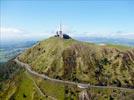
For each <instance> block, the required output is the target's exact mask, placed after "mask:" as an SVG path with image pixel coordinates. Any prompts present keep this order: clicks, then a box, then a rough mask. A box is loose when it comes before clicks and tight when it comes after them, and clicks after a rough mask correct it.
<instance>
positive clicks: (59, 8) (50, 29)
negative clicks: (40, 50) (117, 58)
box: [0, 0, 134, 41]
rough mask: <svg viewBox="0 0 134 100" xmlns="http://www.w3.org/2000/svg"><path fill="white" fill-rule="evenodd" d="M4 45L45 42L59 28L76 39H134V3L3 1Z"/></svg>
mask: <svg viewBox="0 0 134 100" xmlns="http://www.w3.org/2000/svg"><path fill="white" fill-rule="evenodd" d="M0 7H1V9H0V10H1V11H0V20H1V21H0V36H1V40H2V41H8V40H25V39H43V38H47V37H49V36H52V35H54V34H55V31H56V30H57V29H58V27H59V24H60V23H61V24H62V27H63V31H64V33H67V34H69V35H70V36H72V37H106V38H127V39H134V1H133V0H68V1H64V0H0Z"/></svg>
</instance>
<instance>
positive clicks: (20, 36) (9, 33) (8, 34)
mask: <svg viewBox="0 0 134 100" xmlns="http://www.w3.org/2000/svg"><path fill="white" fill-rule="evenodd" d="M51 35H52V34H51V33H45V32H44V33H31V32H27V31H24V30H21V29H18V28H11V27H10V28H6V27H1V28H0V38H1V41H15V40H17V41H19V40H21V41H22V40H28V39H30V40H32V39H43V38H46V37H49V36H51Z"/></svg>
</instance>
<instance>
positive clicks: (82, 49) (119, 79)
mask: <svg viewBox="0 0 134 100" xmlns="http://www.w3.org/2000/svg"><path fill="white" fill-rule="evenodd" d="M19 59H20V60H21V61H23V62H25V63H28V64H29V65H31V66H32V69H33V70H35V71H37V72H39V73H44V74H46V75H48V76H50V77H53V78H57V79H63V80H70V81H76V82H85V83H90V84H93V85H114V86H119V87H131V88H133V87H134V77H133V76H134V48H133V47H125V46H121V45H110V44H109V45H97V44H93V43H86V42H80V41H77V40H74V39H67V40H65V39H61V38H58V37H51V38H49V39H46V40H43V41H40V42H39V43H38V44H36V45H35V46H33V47H31V48H29V49H28V50H26V51H25V52H24V53H22V54H21V55H20V56H19Z"/></svg>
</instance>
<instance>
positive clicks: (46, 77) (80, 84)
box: [14, 57, 134, 90]
mask: <svg viewBox="0 0 134 100" xmlns="http://www.w3.org/2000/svg"><path fill="white" fill-rule="evenodd" d="M14 61H15V62H16V63H17V64H18V65H20V66H22V67H24V68H25V69H26V70H27V71H28V72H29V73H31V74H33V75H36V76H38V77H41V78H43V79H46V80H49V81H53V82H57V83H63V84H68V85H75V86H78V88H83V89H88V88H108V89H110V88H111V89H120V90H134V89H131V88H123V87H115V86H96V85H90V84H85V83H77V82H71V81H64V80H58V79H54V78H50V77H48V76H46V75H44V74H39V73H37V72H35V71H33V70H31V66H29V65H28V64H26V63H23V62H21V61H19V60H18V58H17V57H16V58H15V60H14Z"/></svg>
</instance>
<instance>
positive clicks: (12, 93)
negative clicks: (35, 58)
mask: <svg viewBox="0 0 134 100" xmlns="http://www.w3.org/2000/svg"><path fill="white" fill-rule="evenodd" d="M3 84H4V85H5V86H3V90H1V91H0V99H1V100H9V99H11V100H12V99H13V100H39V99H45V97H43V96H42V95H41V94H40V93H39V91H38V89H37V88H36V87H35V84H34V82H33V81H32V79H31V76H29V75H28V74H27V72H25V71H23V70H21V71H20V72H19V73H17V74H16V76H15V77H14V78H13V79H12V80H8V81H7V82H4V83H3Z"/></svg>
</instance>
